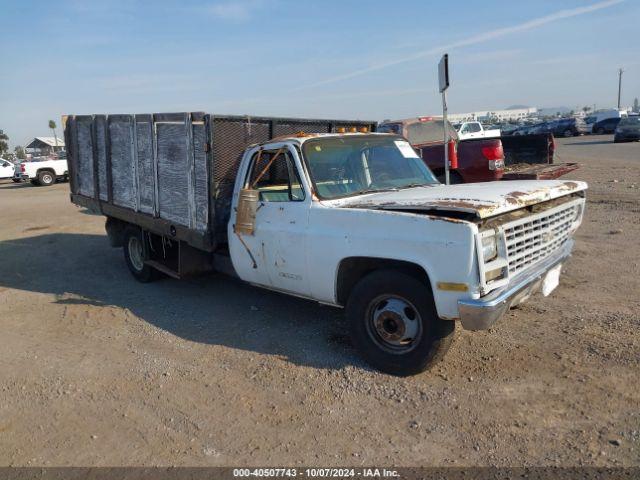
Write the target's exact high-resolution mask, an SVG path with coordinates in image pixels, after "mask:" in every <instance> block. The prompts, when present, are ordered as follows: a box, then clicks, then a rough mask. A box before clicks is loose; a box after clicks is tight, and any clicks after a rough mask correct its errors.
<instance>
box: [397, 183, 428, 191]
mask: <svg viewBox="0 0 640 480" xmlns="http://www.w3.org/2000/svg"><path fill="white" fill-rule="evenodd" d="M427 185H431V184H430V183H410V184H408V185H403V186H401V187H398V189H403V190H404V189H405V188H414V187H426V186H427Z"/></svg>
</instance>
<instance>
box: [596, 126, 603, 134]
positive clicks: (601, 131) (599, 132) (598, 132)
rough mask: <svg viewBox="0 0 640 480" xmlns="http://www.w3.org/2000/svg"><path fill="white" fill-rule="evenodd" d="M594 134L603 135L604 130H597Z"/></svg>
mask: <svg viewBox="0 0 640 480" xmlns="http://www.w3.org/2000/svg"><path fill="white" fill-rule="evenodd" d="M594 133H595V134H596V135H603V134H604V128H597V129H596V131H595V132H594Z"/></svg>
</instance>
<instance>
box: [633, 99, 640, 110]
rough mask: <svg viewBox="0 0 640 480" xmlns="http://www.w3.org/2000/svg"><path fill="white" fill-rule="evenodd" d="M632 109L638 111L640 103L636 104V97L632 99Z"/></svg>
mask: <svg viewBox="0 0 640 480" xmlns="http://www.w3.org/2000/svg"><path fill="white" fill-rule="evenodd" d="M633 111H634V112H635V113H640V105H638V97H636V98H634V99H633Z"/></svg>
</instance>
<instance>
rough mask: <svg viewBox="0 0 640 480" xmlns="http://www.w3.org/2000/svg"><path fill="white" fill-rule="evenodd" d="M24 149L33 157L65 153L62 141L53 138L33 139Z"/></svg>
mask: <svg viewBox="0 0 640 480" xmlns="http://www.w3.org/2000/svg"><path fill="white" fill-rule="evenodd" d="M24 148H25V150H26V152H27V154H28V155H29V154H30V155H32V156H34V157H49V156H52V155H54V154H56V155H57V154H58V153H59V152H63V151H65V148H64V140H63V139H61V138H55V137H35V138H34V139H33V140H31V142H29V143H27V145H26V146H25V147H24Z"/></svg>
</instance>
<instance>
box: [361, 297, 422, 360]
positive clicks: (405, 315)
mask: <svg viewBox="0 0 640 480" xmlns="http://www.w3.org/2000/svg"><path fill="white" fill-rule="evenodd" d="M366 326H367V333H368V334H369V337H370V338H371V339H372V340H373V341H374V343H375V344H376V345H377V346H378V347H379V348H381V349H383V350H385V351H387V352H389V353H393V354H404V353H408V352H410V351H412V350H413V349H414V348H415V347H416V346H417V345H418V343H420V339H421V338H422V318H421V316H420V313H419V312H418V309H417V308H416V307H415V306H414V305H413V304H412V303H411V302H410V301H408V300H407V299H405V298H402V297H400V296H398V295H380V296H379V297H376V298H375V299H374V300H373V301H372V302H371V303H370V304H369V308H368V309H367V315H366Z"/></svg>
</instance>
